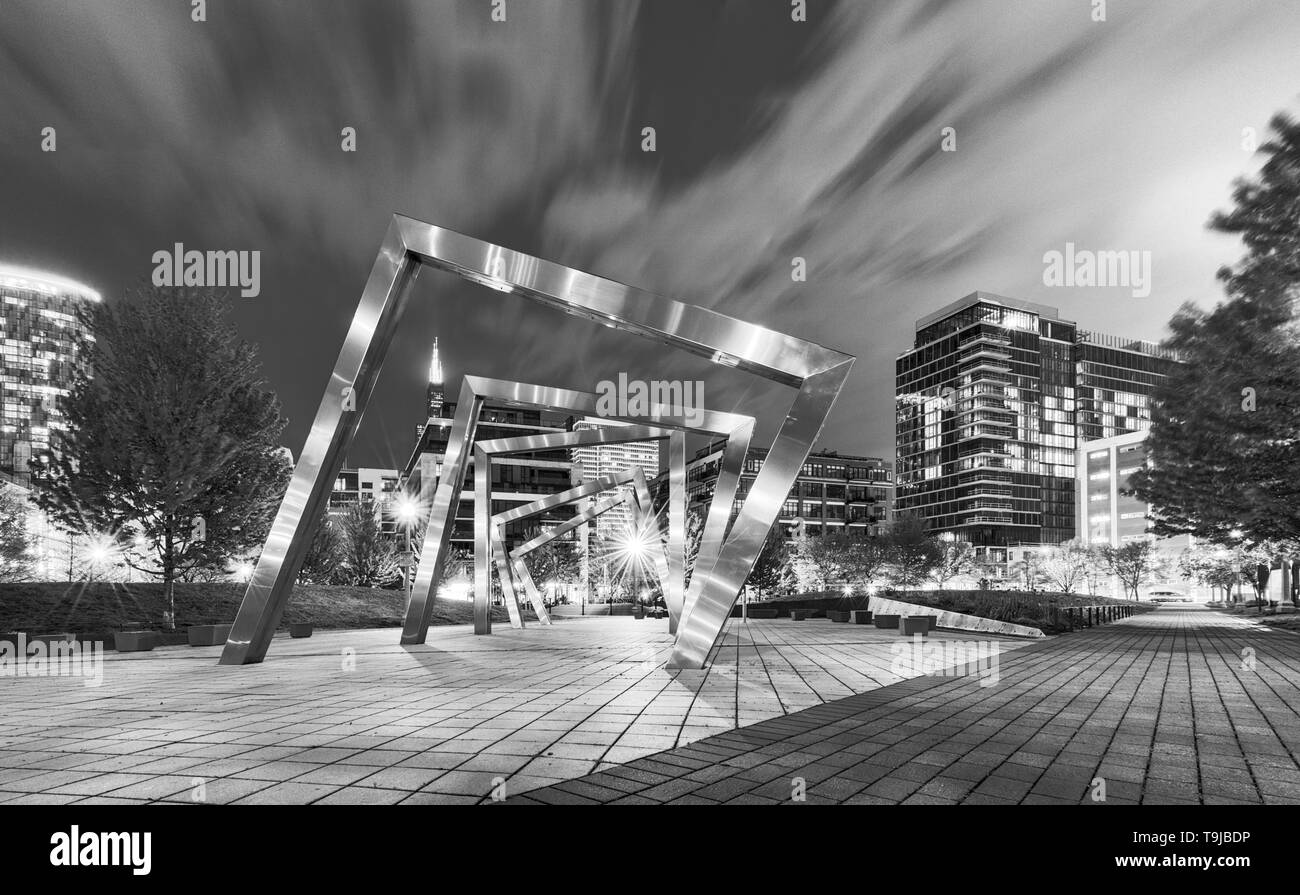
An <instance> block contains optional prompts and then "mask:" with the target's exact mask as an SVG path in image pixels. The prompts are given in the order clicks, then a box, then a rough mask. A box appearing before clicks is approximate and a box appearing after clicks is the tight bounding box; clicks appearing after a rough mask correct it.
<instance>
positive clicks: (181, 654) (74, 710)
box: [0, 616, 1024, 804]
mask: <svg viewBox="0 0 1300 895" xmlns="http://www.w3.org/2000/svg"><path fill="white" fill-rule="evenodd" d="M667 627H668V623H667V621H665V620H661V621H651V620H649V619H642V620H634V619H632V618H631V617H626V616H625V617H614V618H608V617H605V618H588V619H572V620H564V621H560V622H557V623H556V624H555V625H554V626H552V627H544V626H540V625H529V626H528V627H527V628H525V629H523V630H515V629H512V628H510V627H508V626H498V627H497V629H496V633H495V634H493V635H492V636H491V637H476V636H475V635H474V633H473V631H472V630H471V629H470V628H468V627H467V626H463V625H462V626H454V627H444V628H434V629H431V630H430V631H429V639H428V642H427V643H426V644H423V645H421V646H413V647H402V646H399V645H398V642H397V641H398V632H397V631H396V630H393V629H386V630H371V631H326V632H319V633H317V634H316V635H315V636H313V637H312V638H310V639H307V640H288V639H277V640H276V642H275V645H274V648H273V649H272V650H271V652H270V654H269V655H268V657H267V660H266V662H264V663H263V664H261V665H250V666H245V667H238V668H232V667H228V666H219V665H218V664H217V657H218V655H219V654H220V652H221V648H220V647H199V648H191V647H187V646H183V647H170V648H162V649H156V650H154V651H153V652H149V653H122V654H118V653H108V654H107V655H106V656H104V662H103V664H102V668H101V671H102V680H99V681H98V682H97V683H98V684H99V685H98V686H87V684H93V683H96V682H94V681H83V680H82V679H81V678H75V677H57V676H48V675H43V676H27V675H25V674H24V675H23V676H13V677H0V704H2V705H3V725H0V803H6V804H10V803H12V804H34V803H67V804H74V803H75V804H86V803H92V802H98V803H106V804H121V803H127V802H134V803H143V802H155V801H167V802H187V803H188V802H208V803H213V802H221V803H225V802H240V803H270V802H279V803H285V804H300V803H343V802H368V803H398V802H402V803H406V804H424V803H469V804H473V803H476V802H479V801H481V800H483V799H485V798H489V797H490V795H491V794H498V795H499V794H500V793H502V792H506V793H520V792H524V791H527V790H529V789H531V788H535V787H542V786H548V785H550V784H553V783H558V782H560V781H562V780H567V779H572V778H574V777H581V776H584V775H587V774H590V773H591V772H593V771H597V770H601V769H604V768H609V767H614V766H616V765H617V764H620V763H622V762H627V761H632V760H634V759H637V758H642V757H645V756H647V755H653V754H655V753H658V752H662V751H664V750H665V749H672V748H675V747H678V746H683V745H686V744H688V743H691V742H693V741H695V740H699V739H703V738H706V737H709V736H712V735H714V734H717V733H721V732H723V731H727V730H732V729H735V728H737V727H744V726H747V725H752V724H754V723H756V722H758V721H764V720H767V719H768V718H773V717H780V716H783V715H786V714H789V713H793V712H798V711H801V710H803V709H806V708H809V707H811V706H817V705H821V704H822V703H825V702H827V701H830V700H836V699H840V698H843V697H845V696H850V695H852V694H855V693H862V692H865V691H868V690H872V689H876V688H879V687H884V686H888V685H890V684H894V683H897V682H899V681H901V680H904V679H905V678H907V677H909V676H911V675H912V674H913V672H912V671H911V670H910V669H909V668H907V667H900V666H899V665H898V663H897V662H896V653H897V651H898V647H899V644H900V637H899V635H898V632H897V631H882V630H878V629H877V628H874V627H870V626H865V625H849V624H835V623H832V622H830V621H827V620H824V619H822V620H818V621H807V622H793V621H791V620H790V619H779V620H772V621H751V622H748V623H745V622H740V621H737V620H732V621H731V622H730V623H729V625H728V627H727V630H726V631H725V635H724V638H723V641H722V643H721V644H720V646H719V648H718V650H717V653H716V655H715V656H714V658H713V661H712V662H711V663H710V666H709V668H708V669H706V670H702V671H669V670H667V669H666V668H665V662H666V659H667V658H668V655H669V653H670V651H671V649H672V638H671V637H670V636H669V635H668V631H667ZM937 640H939V641H943V642H948V643H952V642H957V641H959V640H960V638H959V636H958V635H955V634H943V635H940V636H939V637H938V638H937ZM1023 645H1024V644H1023V643H1021V642H1014V641H1012V642H1003V643H1001V644H998V645H997V648H998V649H999V650H1005V649H1015V648H1018V647H1021V646H1023Z"/></svg>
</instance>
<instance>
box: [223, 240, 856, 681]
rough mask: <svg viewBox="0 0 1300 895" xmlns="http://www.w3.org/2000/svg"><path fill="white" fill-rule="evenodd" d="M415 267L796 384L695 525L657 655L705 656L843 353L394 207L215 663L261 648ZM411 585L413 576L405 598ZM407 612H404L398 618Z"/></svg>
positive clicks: (845, 360) (681, 661)
mask: <svg viewBox="0 0 1300 895" xmlns="http://www.w3.org/2000/svg"><path fill="white" fill-rule="evenodd" d="M424 266H429V267H434V268H437V269H439V270H444V271H448V272H450V273H454V274H457V275H459V276H461V277H464V278H465V279H468V280H471V281H473V282H476V283H481V284H483V285H485V286H488V287H490V288H492V289H495V290H497V291H499V292H507V293H511V294H514V295H518V296H520V297H522V298H525V299H528V300H530V301H535V302H539V303H541V304H544V305H547V306H550V307H552V308H556V309H558V310H561V311H563V312H565V313H567V314H571V315H575V316H579V317H586V318H588V319H590V320H595V321H597V322H599V323H602V324H605V325H606V326H611V327H614V328H616V329H621V330H624V331H626V332H630V333H634V334H636V335H638V336H642V337H644V338H649V339H652V340H655V341H658V342H661V343H663V344H666V345H669V346H672V347H675V348H681V349H683V350H685V351H689V352H691V353H693V354H697V355H699V356H701V357H704V358H707V359H709V360H710V361H711V362H713V363H716V364H720V365H722V366H726V367H735V368H738V369H740V370H743V371H745V372H748V373H753V374H755V375H757V376H761V377H763V378H765V379H769V380H771V381H773V382H778V383H781V384H783V385H787V386H790V387H792V388H795V389H798V393H797V394H796V395H795V397H794V400H793V401H792V402H791V405H790V409H789V411H788V412H787V414H786V419H785V422H784V423H783V424H782V425H781V427H780V429H779V430H778V432H777V435H776V438H775V440H774V441H773V444H772V448H771V450H770V451H769V452H768V456H767V459H766V461H765V462H764V463H763V467H762V469H761V471H760V472H759V474H758V477H757V478H756V479H755V481H754V485H753V487H752V489H751V491H750V494H749V496H748V497H747V499H746V500H745V501H744V503H743V504H742V505H741V508H740V514H739V516H738V517H737V519H736V521H735V523H734V524H733V525H732V526H731V529H730V532H729V533H726V529H727V525H726V519H723V520H721V522H720V523H714V520H713V519H712V518H710V519H709V523H708V525H707V526H706V530H705V534H704V538H703V541H702V543H701V549H700V559H699V560H697V566H696V570H695V572H694V573H693V574H692V576H691V585H690V590H689V591H688V593H687V596H686V607H685V616H684V618H683V620H682V623H681V626H680V628H679V629H678V634H677V641H676V643H675V644H674V646H673V652H672V656H671V658H670V659H669V666H670V667H677V668H702V667H704V663H705V662H706V661H707V659H708V656H709V653H710V652H711V651H712V648H713V645H714V643H715V642H716V641H717V638H718V637H719V635H721V633H722V628H723V625H724V624H725V622H726V619H727V617H728V615H729V614H730V612H731V607H732V606H733V605H734V604H735V601H736V597H737V596H738V595H739V593H740V588H741V587H742V586H743V585H744V583H745V579H746V578H747V577H748V576H749V572H750V570H751V569H752V568H753V565H754V561H755V560H756V559H757V558H758V552H759V550H760V549H761V547H762V543H763V539H764V537H766V535H767V532H768V530H769V529H770V528H771V527H772V525H773V524H774V523H775V521H776V517H777V513H778V512H779V510H780V508H781V504H782V502H783V501H784V500H785V498H786V495H787V494H788V493H789V490H790V486H791V485H792V484H793V483H794V480H795V476H796V475H797V474H798V472H799V469H800V467H801V466H802V465H803V462H804V460H806V459H807V457H808V453H809V451H811V450H812V446H813V443H814V442H815V440H816V439H817V436H818V435H819V433H820V432H821V429H822V426H823V424H824V423H825V422H826V417H827V415H828V414H829V413H830V410H831V407H832V406H833V405H834V403H835V399H836V397H837V396H838V395H839V393H840V389H841V388H842V387H843V386H844V382H845V380H846V379H847V378H848V375H849V370H850V369H851V368H852V366H853V361H854V358H853V357H852V356H851V355H848V354H844V353H843V352H839V351H834V350H832V349H829V348H825V347H823V346H821V345H817V344H815V343H813V342H809V341H806V340H804V339H799V338H796V337H794V336H789V335H786V334H784V333H779V332H776V331H775V330H770V329H767V328H765V327H762V326H757V325H755V324H752V323H746V322H744V321H742V320H736V319H735V318H732V317H727V316H725V315H723V314H719V313H717V312H716V311H711V310H708V309H707V308H702V307H697V306H695V305H690V304H686V303H684V302H679V301H673V300H671V299H667V298H663V297H661V296H657V295H654V294H652V293H649V292H645V291H643V290H640V289H636V288H634V287H631V286H627V285H624V284H622V283H618V282H616V281H613V280H608V279H604V278H602V277H597V276H594V275H592V274H588V273H583V272H581V271H577V270H574V269H572V268H569V267H564V266H563V265H559V264H555V263H553V262H550V261H545V260H543V259H541V258H536V257H533V256H531V255H526V254H524V253H522V252H515V251H511V250H510V249H506V248H502V247H501V246H497V245H493V244H492V243H488V242H484V241H482V240H479V239H474V238H472V237H469V236H465V235H463V234H460V233H456V232H454V231H451V230H445V229H443V228H441V227H435V226H433V225H432V224H427V223H424V222H422V221H416V220H412V219H411V218H407V217H403V216H401V215H394V216H393V219H392V222H391V223H390V224H389V227H388V234H387V235H386V236H385V238H384V242H383V245H382V246H381V247H380V250H379V255H378V257H377V258H376V259H375V263H374V266H373V267H372V268H371V271H370V276H369V279H368V280H367V281H366V286H365V289H364V290H363V291H362V293H361V300H360V302H359V303H358V306H357V311H356V314H355V315H354V316H353V318H352V325H351V327H350V328H349V330H348V334H347V337H346V338H345V339H344V342H343V348H342V350H341V351H340V352H339V358H338V361H337V362H336V364H335V366H334V371H333V373H332V374H331V376H330V380H329V384H328V385H327V386H326V389H325V395H324V397H323V398H322V400H321V404H320V407H319V408H318V410H317V411H316V419H315V421H314V422H313V424H312V427H311V431H310V433H309V434H308V436H307V443H306V444H305V445H304V446H303V450H302V453H301V454H300V456H299V458H298V463H297V465H296V466H295V468H294V473H293V477H292V479H291V480H290V482H289V488H288V490H287V491H286V493H285V497H284V500H283V501H282V502H281V504H280V509H279V511H278V512H277V514H276V518H275V521H274V523H273V524H272V526H271V532H270V534H269V535H268V537H267V540H266V545H265V546H264V548H263V550H262V554H261V556H260V558H259V559H258V562H257V567H256V569H255V570H254V572H253V575H252V577H251V579H250V580H249V584H248V589H247V590H246V591H245V593H244V600H243V602H242V603H241V604H240V607H239V612H238V614H237V615H236V616H235V622H234V625H233V627H232V628H231V631H230V638H229V639H228V640H227V641H226V647H225V650H224V651H223V652H222V655H221V663H222V664H223V665H242V664H248V663H255V662H260V661H262V659H263V658H265V656H266V650H267V648H268V647H269V645H270V643H271V637H272V635H274V633H275V629H276V628H277V627H278V626H279V623H280V619H281V617H282V616H283V614H284V608H285V605H286V603H287V602H288V599H289V594H290V593H291V592H292V590H293V582H294V579H295V578H296V577H297V575H298V571H299V569H300V568H301V567H302V562H303V559H304V557H305V555H306V552H307V549H308V547H309V546H310V543H311V538H312V530H313V528H314V526H315V524H316V520H317V518H318V517H319V515H320V513H321V512H322V511H323V510H324V509H325V507H326V506H327V503H328V500H329V493H330V490H331V489H332V487H333V484H334V480H335V478H336V477H337V475H338V471H339V468H340V467H341V465H342V463H343V454H344V452H345V451H346V449H347V447H348V446H349V444H350V443H351V441H352V438H353V436H354V435H355V434H356V430H357V425H358V423H359V421H360V418H361V414H362V413H363V412H364V411H365V408H366V405H367V403H368V402H369V400H370V395H371V393H372V391H373V390H374V386H375V381H376V379H377V378H378V375H379V370H380V367H381V366H382V364H383V359H384V357H385V355H386V354H387V353H388V349H389V346H390V345H391V343H392V338H393V334H394V333H395V332H396V329H397V325H398V322H399V321H400V320H401V317H402V312H403V311H404V309H405V306H406V303H407V301H408V300H409V296H410V288H409V287H410V285H411V282H412V280H413V279H414V278H415V275H416V273H417V272H418V271H419V270H420V268H422V267H424ZM453 434H454V433H453ZM462 474H463V470H462ZM458 484H459V483H458ZM719 484H721V483H719ZM710 517H712V514H710ZM434 521H435V522H436V521H437V520H436V518H435V520H434ZM710 526H711V527H710ZM430 527H432V526H430ZM427 546H428V541H427V538H426V547H427ZM424 577H425V581H424V586H425V589H426V594H425V599H426V601H427V591H428V590H430V589H431V587H432V584H433V582H434V581H436V580H437V579H436V578H433V579H429V576H428V574H427V571H426V573H425V576H424ZM418 583H419V578H418V576H417V585H418ZM418 591H419V588H418V586H417V589H416V593H417V595H418ZM414 603H415V600H414V599H413V600H412V605H414ZM411 620H412V619H411V616H410V613H409V612H408V616H407V621H408V622H410V621H411ZM416 633H419V632H417V631H411V630H409V628H408V630H406V631H404V632H403V638H402V639H403V642H404V643H406V642H419V640H422V639H423V637H420V638H419V640H414V641H413V640H410V639H409V638H410V637H411V636H412V635H413V634H416Z"/></svg>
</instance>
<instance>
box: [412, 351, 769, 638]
mask: <svg viewBox="0 0 1300 895" xmlns="http://www.w3.org/2000/svg"><path fill="white" fill-rule="evenodd" d="M487 401H492V402H493V403H494V404H504V405H508V406H511V407H526V408H532V409H539V408H540V409H545V410H557V411H565V412H569V413H573V414H575V415H581V416H593V415H595V414H596V411H597V408H598V406H599V397H598V396H597V395H596V394H595V393H594V392H580V391H574V390H572V389H563V388H549V387H547V386H541V385H529V384H528V383H524V382H508V381H505V380H502V379H487V378H484V377H481V376H466V377H465V378H464V381H463V383H462V384H461V389H460V399H459V401H458V402H457V404H456V415H455V418H454V419H453V420H452V425H451V431H450V433H449V435H448V439H447V450H446V454H445V455H444V457H443V462H442V472H441V474H440V475H439V477H438V487H437V489H436V491H435V492H434V498H433V506H432V507H431V508H430V511H429V524H428V526H427V527H426V528H425V534H424V544H423V546H422V547H421V550H420V565H419V567H418V568H417V569H416V573H415V584H414V587H413V588H412V596H411V602H410V605H408V606H407V608H406V622H405V627H404V629H403V632H402V643H404V644H414V643H423V642H424V639H425V637H426V636H427V634H428V630H429V621H430V619H431V617H432V613H433V595H434V591H435V587H434V582H437V581H439V580H441V578H442V568H443V563H444V561H445V558H446V556H447V554H448V551H449V550H450V545H451V531H452V526H453V524H454V522H455V519H456V512H457V510H458V509H459V507H460V495H461V490H462V484H463V482H464V479H465V473H466V471H467V470H468V468H469V461H470V460H471V459H472V456H473V452H472V449H471V445H473V444H474V443H475V441H474V439H475V435H476V434H477V431H478V418H479V415H480V413H481V411H482V408H483V404H484V403H485V402H487ZM604 418H605V419H608V420H610V421H612V422H628V421H632V420H635V421H637V422H640V423H642V424H646V425H650V426H652V427H654V428H656V429H668V430H674V431H681V432H692V433H699V434H705V435H712V436H717V437H723V438H725V439H726V446H725V448H724V449H723V458H722V466H721V469H720V471H719V474H718V480H717V482H716V484H715V486H714V489H713V500H712V502H711V503H710V504H709V510H708V514H707V516H706V521H705V532H706V533H707V532H708V531H712V530H717V531H725V530H726V524H727V518H728V515H729V514H730V512H731V507H732V504H733V502H734V501H735V497H736V491H737V489H738V487H739V485H740V472H741V467H742V465H743V464H744V460H745V455H746V454H747V453H748V451H749V442H750V438H751V437H752V435H753V432H754V418H753V417H752V416H743V415H741V414H737V413H723V412H721V411H717V410H709V409H707V408H695V409H693V410H692V412H690V413H683V412H681V410H680V409H679V408H671V407H660V406H658V405H652V406H651V407H649V408H648V409H647V412H646V414H645V416H644V417H620V416H607V417H604ZM627 428H629V427H612V426H611V427H601V428H600V429H597V430H593V431H596V432H600V433H604V434H600V435H584V434H581V433H575V432H554V433H548V434H546V435H526V436H520V437H519V438H516V439H500V440H498V442H496V443H492V442H481V444H483V445H484V446H485V448H493V449H496V448H499V449H500V450H501V451H509V450H511V445H517V446H518V447H519V449H520V450H524V451H532V450H546V449H550V448H555V447H565V446H574V445H578V444H583V443H587V444H596V443H600V442H608V443H612V442H613V441H616V440H619V439H620V438H622V436H623V435H625V434H626V430H627ZM669 457H670V464H669V470H670V471H669V479H670V482H669V515H668V521H669V525H668V544H669V557H668V559H669V567H670V582H669V584H670V588H671V587H672V582H673V581H684V580H685V550H684V547H685V544H686V524H685V518H686V508H685V504H686V443H685V439H681V440H674V439H671V438H670V439H669ZM479 468H486V466H483V467H479ZM474 488H475V507H476V508H477V507H479V506H487V504H486V503H484V502H481V501H480V500H479V498H478V492H479V490H483V493H485V494H486V493H487V491H486V489H487V488H488V484H487V480H484V481H482V482H480V481H478V479H477V477H476V479H475V483H474ZM476 512H477V510H476ZM475 529H476V532H479V533H481V532H485V531H486V530H487V529H486V523H484V522H482V521H477V520H476V523H475ZM474 552H475V562H476V565H477V564H479V563H483V562H486V561H487V560H483V559H482V558H480V557H479V553H480V552H485V553H490V546H489V545H488V544H487V542H486V541H485V540H484V539H483V537H481V536H479V535H478V534H476V536H475V547H474ZM700 552H701V553H703V547H701V551H700ZM696 565H697V566H698V565H700V563H699V562H698V560H697V562H696ZM667 600H668V602H669V616H670V622H669V632H670V633H675V632H676V630H677V625H678V622H679V619H680V617H681V614H682V607H683V606H684V604H685V595H684V594H683V593H682V592H681V589H680V588H677V589H673V590H671V591H670V594H669V595H667ZM491 629H492V625H491V620H490V617H489V615H488V613H487V610H486V609H480V610H476V612H475V616H474V630H475V632H476V633H479V634H486V633H489V632H490V631H491Z"/></svg>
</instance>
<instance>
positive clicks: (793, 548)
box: [790, 523, 823, 593]
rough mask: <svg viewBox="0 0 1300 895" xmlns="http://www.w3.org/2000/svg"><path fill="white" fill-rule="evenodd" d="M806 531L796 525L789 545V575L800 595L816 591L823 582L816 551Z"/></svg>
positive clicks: (801, 526)
mask: <svg viewBox="0 0 1300 895" xmlns="http://www.w3.org/2000/svg"><path fill="white" fill-rule="evenodd" d="M812 541H813V539H812V537H811V536H810V535H809V534H808V529H807V527H806V526H804V525H803V524H801V523H800V524H796V525H795V530H794V540H793V542H792V543H791V545H790V575H791V577H792V578H793V579H794V586H795V589H796V590H798V591H799V592H800V593H810V592H811V591H814V590H816V589H817V588H818V587H819V586H820V584H821V582H822V581H823V575H822V568H821V566H820V564H819V563H818V562H817V559H816V557H815V556H814V550H815V549H816V548H815V547H814V545H813V543H812Z"/></svg>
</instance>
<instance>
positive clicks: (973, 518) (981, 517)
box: [957, 513, 1011, 525]
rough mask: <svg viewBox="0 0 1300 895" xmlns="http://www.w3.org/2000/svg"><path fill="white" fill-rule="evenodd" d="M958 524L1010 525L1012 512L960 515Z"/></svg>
mask: <svg viewBox="0 0 1300 895" xmlns="http://www.w3.org/2000/svg"><path fill="white" fill-rule="evenodd" d="M957 524H958V525H1010V524H1011V514H1010V513H972V514H969V515H964V516H958V517H957Z"/></svg>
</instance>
